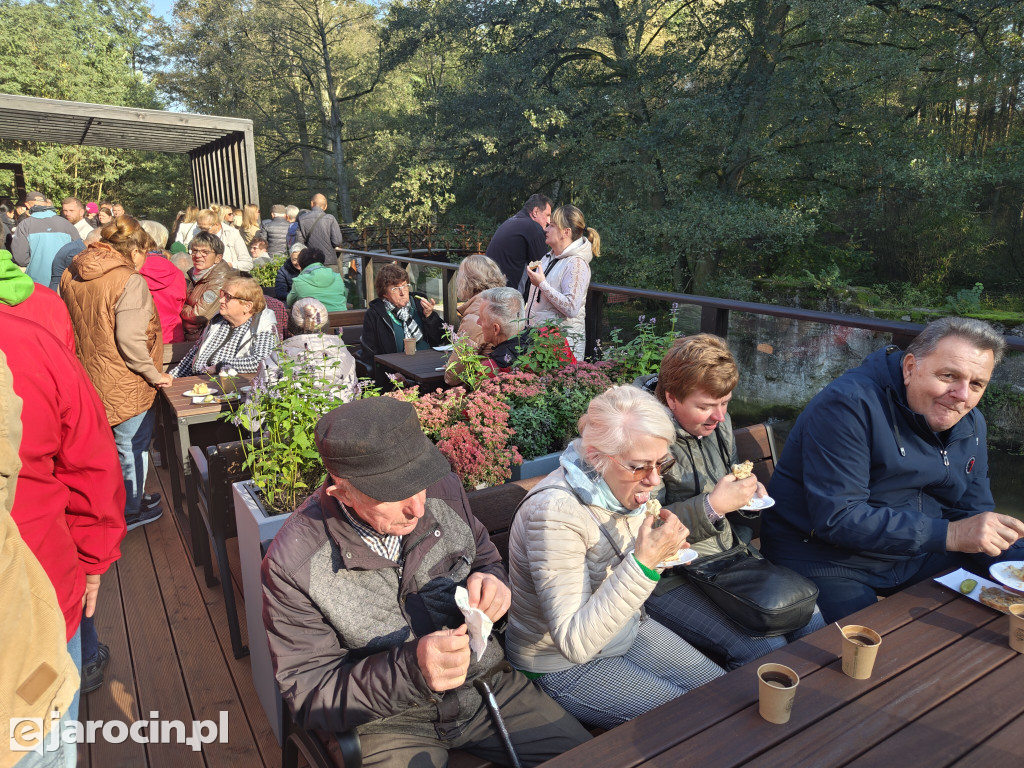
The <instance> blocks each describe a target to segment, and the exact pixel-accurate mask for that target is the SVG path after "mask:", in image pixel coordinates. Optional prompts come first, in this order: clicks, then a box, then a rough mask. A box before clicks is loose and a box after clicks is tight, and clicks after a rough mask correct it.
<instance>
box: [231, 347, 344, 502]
mask: <svg viewBox="0 0 1024 768" xmlns="http://www.w3.org/2000/svg"><path fill="white" fill-rule="evenodd" d="M280 366H281V370H280V378H279V379H278V380H277V381H275V382H273V383H267V382H265V381H261V382H257V384H256V385H255V386H254V387H253V391H252V396H251V397H250V399H249V400H248V401H247V402H246V403H245V404H244V405H243V406H242V407H241V408H239V410H238V411H237V413H235V414H229V416H228V418H231V419H232V420H233V421H234V422H235V423H236V424H238V425H239V426H240V427H244V428H245V429H247V430H249V431H250V432H252V433H253V440H252V442H251V443H249V442H246V443H245V444H246V446H247V448H246V456H245V466H246V468H247V469H248V470H249V471H250V472H251V473H252V479H253V482H254V483H255V484H256V487H257V488H259V489H260V492H261V493H262V494H263V499H264V502H265V503H266V506H267V508H268V510H269V511H270V512H272V513H274V514H281V513H286V512H291V511H292V510H294V509H295V508H296V507H297V506H298V505H299V503H300V502H301V501H302V500H303V499H304V498H305V497H306V496H307V495H309V493H310V492H311V491H312V489H314V488H316V487H317V486H318V485H319V484H320V483H322V482H323V479H324V477H325V471H324V466H323V462H322V461H321V460H320V454H319V452H318V451H317V449H316V445H315V444H314V443H313V430H314V428H315V427H316V423H317V421H319V420H320V417H321V416H323V415H324V414H325V413H327V412H328V411H330V410H331V409H333V408H335V407H336V406H338V405H340V404H341V402H342V401H341V400H340V399H339V398H338V396H337V395H336V394H335V393H334V392H332V391H331V380H330V379H329V378H328V377H327V376H325V374H324V370H323V367H322V366H317V365H316V364H315V362H309V361H307V362H305V363H299V362H296V361H294V360H291V359H289V358H287V357H285V356H282V360H281V361H280Z"/></svg>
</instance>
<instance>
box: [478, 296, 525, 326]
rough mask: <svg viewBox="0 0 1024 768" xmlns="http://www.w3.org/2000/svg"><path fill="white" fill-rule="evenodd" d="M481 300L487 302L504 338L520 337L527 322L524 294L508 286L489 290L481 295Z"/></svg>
mask: <svg viewBox="0 0 1024 768" xmlns="http://www.w3.org/2000/svg"><path fill="white" fill-rule="evenodd" d="M480 300H481V301H483V302H486V304H487V306H488V309H489V310H490V314H491V317H493V318H494V321H495V322H496V323H497V324H498V325H499V326H500V327H501V335H502V336H504V337H505V338H511V337H513V336H517V335H519V333H520V331H521V330H522V328H523V325H524V324H525V322H526V318H525V317H524V314H523V294H521V293H520V292H519V291H517V290H516V289H515V288H509V287H507V286H504V287H501V288H488V289H487V290H486V291H482V292H481V293H480Z"/></svg>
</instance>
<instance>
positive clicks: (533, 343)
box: [516, 322, 572, 375]
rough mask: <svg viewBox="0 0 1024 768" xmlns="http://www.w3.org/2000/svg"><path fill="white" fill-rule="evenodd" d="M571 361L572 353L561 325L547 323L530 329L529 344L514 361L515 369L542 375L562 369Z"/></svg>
mask: <svg viewBox="0 0 1024 768" xmlns="http://www.w3.org/2000/svg"><path fill="white" fill-rule="evenodd" d="M571 360H572V352H571V351H570V349H569V344H568V342H566V340H565V333H564V331H563V329H562V324H561V323H555V322H549V323H548V324H547V325H539V326H533V327H532V328H530V336H529V342H528V343H527V345H526V350H525V351H524V352H523V353H522V354H521V355H519V358H518V359H517V360H516V368H517V369H519V370H522V371H530V372H531V373H536V374H538V375H543V374H546V373H552V372H554V371H557V370H559V369H560V368H564V367H565V366H567V365H569V364H570V362H571Z"/></svg>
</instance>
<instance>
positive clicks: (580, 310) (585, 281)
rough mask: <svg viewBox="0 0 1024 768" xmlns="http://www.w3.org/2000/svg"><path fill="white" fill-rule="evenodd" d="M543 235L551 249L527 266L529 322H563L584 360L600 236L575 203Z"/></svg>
mask: <svg viewBox="0 0 1024 768" xmlns="http://www.w3.org/2000/svg"><path fill="white" fill-rule="evenodd" d="M544 234H545V240H546V241H547V244H548V246H549V247H550V248H551V250H550V251H548V253H547V255H546V256H544V258H543V259H541V261H540V264H539V265H536V266H534V267H533V268H531V267H530V266H527V268H526V274H527V276H528V277H529V278H530V284H531V286H530V293H529V296H528V297H527V300H526V325H527V327H530V328H532V327H536V326H542V325H545V324H546V323H547V322H549V321H555V322H557V323H560V324H561V325H562V328H563V331H564V333H565V334H566V336H567V338H568V340H569V346H571V347H572V351H573V354H574V355H576V359H577V360H582V359H583V342H584V339H585V335H586V332H585V330H584V324H583V321H584V317H585V316H586V302H587V288H588V287H589V286H590V260H591V259H593V258H596V257H598V256H600V255H601V237H600V235H598V234H597V230H596V229H594V228H592V227H588V226H587V224H586V222H585V221H584V220H583V212H582V211H580V209H579V208H577V207H576V206H575V205H563V206H560V207H559V208H557V209H556V210H555V212H554V213H552V214H551V221H550V223H548V226H547V229H546V230H545V233H544Z"/></svg>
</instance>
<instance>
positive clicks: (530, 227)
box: [487, 195, 551, 293]
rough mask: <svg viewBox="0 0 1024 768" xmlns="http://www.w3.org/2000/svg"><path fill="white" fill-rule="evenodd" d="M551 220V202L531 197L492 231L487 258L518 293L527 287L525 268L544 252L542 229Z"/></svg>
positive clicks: (541, 197) (547, 199)
mask: <svg viewBox="0 0 1024 768" xmlns="http://www.w3.org/2000/svg"><path fill="white" fill-rule="evenodd" d="M549 221H551V200H550V199H549V198H547V197H545V196H544V195H530V197H529V198H528V199H527V201H526V205H524V206H523V209H522V210H521V211H519V213H517V214H516V215H515V216H513V217H512V218H511V219H507V220H506V221H505V222H504V223H503V224H502V225H501V226H500V227H498V229H497V230H496V231H495V233H494V236H493V237H492V238H491V242H490V243H488V244H487V255H488V256H489V257H490V258H492V259H494V261H495V263H497V265H498V267H499V268H500V269H501V271H502V272H503V273H504V275H505V278H506V279H507V280H508V285H509V287H511V288H515V289H516V290H517V291H519V292H520V293H522V292H523V289H524V288H525V287H526V280H525V278H526V265H527V264H529V263H530V262H531V261H540V259H541V257H542V256H543V255H544V254H545V253H547V251H548V246H547V243H545V242H544V228H545V227H547V225H548V222H549Z"/></svg>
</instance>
